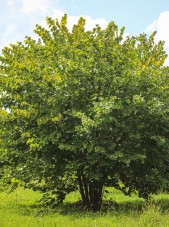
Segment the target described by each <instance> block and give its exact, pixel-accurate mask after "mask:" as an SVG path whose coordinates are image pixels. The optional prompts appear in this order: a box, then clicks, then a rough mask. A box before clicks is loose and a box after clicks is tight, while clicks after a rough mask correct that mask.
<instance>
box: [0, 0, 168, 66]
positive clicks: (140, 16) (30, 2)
mask: <svg viewBox="0 0 169 227" xmlns="http://www.w3.org/2000/svg"><path fill="white" fill-rule="evenodd" d="M65 13H66V14H67V15H68V16H69V18H68V27H69V28H70V29H71V27H72V25H73V24H75V23H77V21H78V18H79V17H80V16H83V17H84V18H85V19H86V21H87V22H86V30H90V29H92V28H93V27H94V26H95V25H96V24H100V26H101V27H102V28H105V27H106V26H107V25H108V23H109V22H111V21H114V22H115V23H116V24H117V25H118V26H119V28H120V27H123V26H125V28H126V29H125V34H126V35H129V34H131V35H139V34H140V33H142V32H145V33H147V35H150V34H151V33H152V32H153V31H155V30H156V31H157V35H156V39H155V40H156V42H158V41H159V40H164V41H165V50H166V52H167V54H168V55H169V0H0V50H1V49H2V48H3V47H4V46H7V45H9V43H16V42H17V41H23V40H24V38H25V36H26V35H28V36H31V37H33V38H34V37H35V34H34V33H33V30H34V28H35V25H36V24H40V25H41V26H43V27H46V23H45V18H46V17H47V16H49V17H52V18H58V19H60V18H61V17H62V16H63V14H65ZM165 64H166V65H169V57H168V58H167V60H166V62H165Z"/></svg>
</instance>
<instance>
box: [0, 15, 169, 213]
mask: <svg viewBox="0 0 169 227" xmlns="http://www.w3.org/2000/svg"><path fill="white" fill-rule="evenodd" d="M66 22H67V16H66V15H65V16H64V17H63V18H62V20H61V22H58V20H53V19H51V18H47V24H48V27H49V29H48V30H46V29H44V28H42V27H41V26H39V25H37V26H36V29H35V33H36V34H38V35H39V40H38V41H35V40H33V39H32V38H31V37H26V39H25V40H24V42H19V43H17V44H15V45H13V44H11V45H10V47H5V48H4V49H3V51H2V53H3V55H2V56H1V57H0V62H1V63H0V67H1V69H0V78H1V79H0V84H1V85H0V89H1V90H0V92H1V122H0V123H1V124H0V125H1V135H2V139H1V167H3V170H2V173H1V175H3V176H4V178H5V179H6V181H7V182H12V183H13V185H15V184H17V182H18V181H19V182H22V183H23V184H25V185H26V186H27V187H32V188H33V189H34V190H41V191H42V192H44V197H43V202H46V203H47V204H51V203H52V204H53V205H56V204H58V203H59V202H62V201H63V200H64V198H65V196H66V194H67V193H70V192H71V191H74V190H77V189H78V190H79V191H80V194H81V197H82V201H83V204H84V206H85V207H88V208H91V209H92V210H94V211H96V210H99V209H100V207H101V204H102V196H103V192H104V187H105V186H113V187H115V188H117V189H120V190H121V191H123V192H124V193H125V194H128V195H130V194H131V193H132V192H135V191H137V192H138V194H139V196H141V197H144V198H148V197H149V195H150V194H151V193H157V192H158V191H159V190H163V189H165V188H166V189H167V187H168V186H169V183H168V182H169V172H168V169H167V168H168V167H167V162H166V161H167V160H169V89H168V88H169V73H168V68H167V67H163V66H162V65H163V63H164V61H165V58H166V53H165V52H164V50H163V42H161V41H160V42H159V43H158V44H155V43H154V36H155V33H153V34H152V35H151V36H150V37H149V38H148V37H147V36H146V34H141V35H139V36H138V37H133V36H129V37H127V39H126V40H123V33H124V28H122V29H121V30H120V31H119V30H118V27H117V26H116V25H115V24H114V22H111V23H110V24H109V25H108V26H107V28H106V29H105V30H102V29H101V28H100V27H99V26H98V25H97V26H96V27H95V28H94V29H93V30H92V31H85V20H84V19H83V18H80V19H79V22H78V24H77V25H74V26H73V29H72V31H71V32H70V31H69V30H68V29H67V27H66Z"/></svg>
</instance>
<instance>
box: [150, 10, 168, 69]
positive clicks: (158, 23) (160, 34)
mask: <svg viewBox="0 0 169 227" xmlns="http://www.w3.org/2000/svg"><path fill="white" fill-rule="evenodd" d="M153 31H157V34H156V37H155V41H156V42H158V41H159V40H164V41H165V45H164V47H165V50H166V52H167V54H168V55H169V11H165V12H162V13H161V14H160V16H159V17H158V18H157V19H156V20H155V21H154V22H153V23H152V24H150V25H149V26H148V27H147V32H149V33H150V32H153ZM165 64H166V65H169V58H167V60H166V62H165Z"/></svg>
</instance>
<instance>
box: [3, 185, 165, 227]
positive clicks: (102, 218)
mask: <svg viewBox="0 0 169 227" xmlns="http://www.w3.org/2000/svg"><path fill="white" fill-rule="evenodd" d="M109 190H110V193H109V194H107V198H106V200H107V201H109V202H107V203H109V204H108V205H107V206H106V205H105V207H104V208H103V210H102V211H101V212H97V213H94V214H92V213H91V212H87V211H84V210H82V208H81V207H78V205H77V203H76V202H77V201H78V200H79V198H80V196H79V194H78V193H72V194H70V195H69V196H67V198H66V201H65V203H64V204H63V205H62V206H60V207H58V208H57V209H49V208H48V209H47V208H43V207H38V206H35V201H36V200H37V199H39V198H41V194H40V193H37V192H33V191H32V190H24V189H22V188H18V189H17V190H16V191H15V192H13V193H11V194H9V195H7V194H6V193H5V192H3V191H2V192H0V227H15V226H16V227H22V226H23V227H28V226H29V227H41V226H42V227H57V226H59V227H83V226H84V227H102V226H103V227H106V226H110V227H119V226H122V227H127V226H128V227H141V226H146V227H148V226H152V227H162V226H163V227H165V226H166V227H168V226H169V195H165V194H160V195H158V196H155V197H154V199H153V201H152V202H151V203H149V204H146V202H145V201H144V200H143V199H139V198H137V197H134V196H133V197H127V196H124V195H122V194H121V192H119V191H117V190H115V189H109Z"/></svg>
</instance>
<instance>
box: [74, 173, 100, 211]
mask: <svg viewBox="0 0 169 227" xmlns="http://www.w3.org/2000/svg"><path fill="white" fill-rule="evenodd" d="M77 176H78V182H79V190H80V194H81V198H82V201H83V204H84V206H85V207H86V208H87V209H91V210H92V211H94V212H96V211H99V210H100V209H101V205H102V192H103V185H104V183H103V182H100V181H97V180H89V179H88V178H87V177H85V175H84V174H83V172H82V171H78V173H77Z"/></svg>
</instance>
